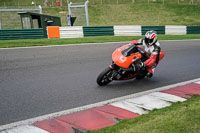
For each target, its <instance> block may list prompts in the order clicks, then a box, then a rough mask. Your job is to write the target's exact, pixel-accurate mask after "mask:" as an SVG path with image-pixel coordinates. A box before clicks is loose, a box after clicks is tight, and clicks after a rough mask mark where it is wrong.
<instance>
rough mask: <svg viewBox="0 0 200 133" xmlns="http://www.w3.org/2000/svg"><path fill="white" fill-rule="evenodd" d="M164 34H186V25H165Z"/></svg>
mask: <svg viewBox="0 0 200 133" xmlns="http://www.w3.org/2000/svg"><path fill="white" fill-rule="evenodd" d="M165 34H166V35H185V34H186V26H175V25H174V26H173V25H166V26H165Z"/></svg>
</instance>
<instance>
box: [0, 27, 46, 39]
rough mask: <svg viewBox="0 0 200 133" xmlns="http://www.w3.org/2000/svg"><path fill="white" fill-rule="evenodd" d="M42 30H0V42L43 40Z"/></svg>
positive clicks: (43, 32)
mask: <svg viewBox="0 0 200 133" xmlns="http://www.w3.org/2000/svg"><path fill="white" fill-rule="evenodd" d="M45 37H47V36H46V32H45V31H44V30H43V29H18V30H0V40H12V39H35V38H45Z"/></svg>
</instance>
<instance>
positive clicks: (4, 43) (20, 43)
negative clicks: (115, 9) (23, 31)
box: [0, 35, 200, 48]
mask: <svg viewBox="0 0 200 133" xmlns="http://www.w3.org/2000/svg"><path fill="white" fill-rule="evenodd" d="M142 37H143V36H97V37H84V38H69V39H22V40H0V48H10V47H29V46H48V45H63V44H81V43H103V42H124V41H132V40H136V39H139V38H142ZM158 39H159V40H184V39H200V35H159V36H158Z"/></svg>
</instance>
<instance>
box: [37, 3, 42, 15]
mask: <svg viewBox="0 0 200 133" xmlns="http://www.w3.org/2000/svg"><path fill="white" fill-rule="evenodd" d="M38 7H39V9H40V14H42V6H41V5H39V6H38Z"/></svg>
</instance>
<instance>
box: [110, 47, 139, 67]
mask: <svg viewBox="0 0 200 133" xmlns="http://www.w3.org/2000/svg"><path fill="white" fill-rule="evenodd" d="M131 45H134V44H127V45H124V46H122V47H120V48H118V49H116V50H115V51H114V52H113V54H112V60H113V62H114V63H115V64H116V65H118V66H119V67H122V68H129V66H130V65H131V64H132V62H133V60H137V59H140V58H141V54H140V53H139V52H133V53H130V52H129V51H125V52H124V49H126V48H129V47H130V46H131ZM124 53H125V54H124Z"/></svg>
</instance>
